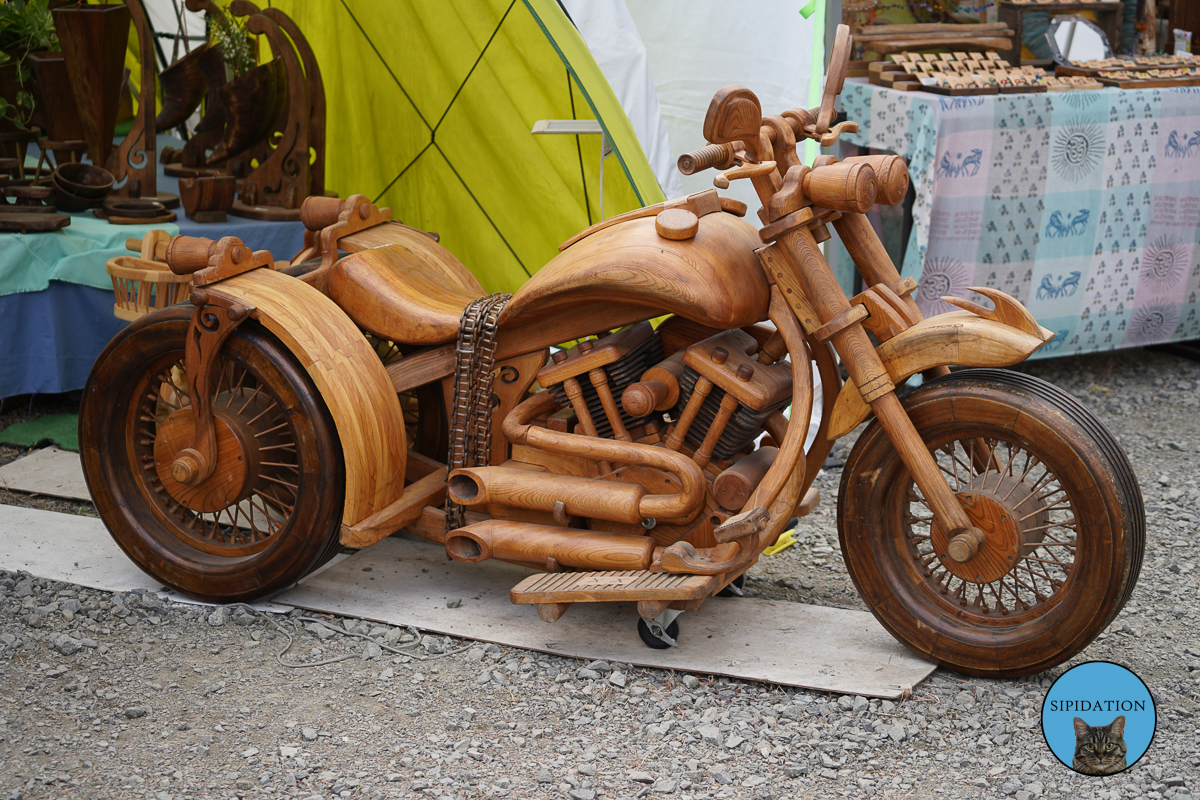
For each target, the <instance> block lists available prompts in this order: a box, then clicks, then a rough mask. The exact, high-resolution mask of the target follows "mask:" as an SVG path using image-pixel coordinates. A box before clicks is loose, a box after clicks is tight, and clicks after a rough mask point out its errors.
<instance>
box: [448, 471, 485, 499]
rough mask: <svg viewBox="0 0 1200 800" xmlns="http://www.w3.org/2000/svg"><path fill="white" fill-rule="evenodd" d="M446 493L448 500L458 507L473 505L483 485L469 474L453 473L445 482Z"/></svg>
mask: <svg viewBox="0 0 1200 800" xmlns="http://www.w3.org/2000/svg"><path fill="white" fill-rule="evenodd" d="M446 491H447V492H448V493H449V494H450V499H451V500H453V501H454V502H456V503H458V504H459V505H464V506H469V505H474V504H475V503H476V502H477V501H478V498H479V495H480V493H481V492H482V491H483V485H482V484H481V483H480V482H479V479H478V478H476V477H475V476H474V475H472V474H471V473H469V472H461V471H458V470H456V471H454V472H452V473H450V479H449V480H448V481H447V482H446Z"/></svg>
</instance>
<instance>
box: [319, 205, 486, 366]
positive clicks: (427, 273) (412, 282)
mask: <svg viewBox="0 0 1200 800" xmlns="http://www.w3.org/2000/svg"><path fill="white" fill-rule="evenodd" d="M370 232H375V234H376V235H375V236H374V237H373V238H374V241H372V242H371V244H372V245H374V246H371V247H369V248H367V249H361V250H359V251H358V252H353V253H351V254H350V255H347V256H344V257H343V258H341V259H340V260H339V261H338V262H337V263H336V264H334V265H333V268H332V269H331V270H330V272H329V284H328V291H329V296H330V297H331V298H332V299H333V301H334V302H335V303H337V304H338V306H340V307H341V308H342V310H343V311H345V312H346V313H347V314H349V315H350V317H351V318H352V319H353V320H354V321H355V322H356V323H358V325H359V327H361V328H363V329H364V330H366V331H368V332H370V333H372V334H374V335H376V336H378V337H380V338H383V339H387V340H389V341H393V342H397V343H401V344H414V345H437V344H444V343H446V342H452V341H454V339H455V338H456V337H457V336H458V322H459V318H460V317H461V316H462V311H463V308H465V307H466V305H467V304H468V303H470V302H471V301H472V300H474V299H476V298H478V297H482V296H483V295H484V291H483V287H482V286H480V285H479V281H477V280H475V277H474V276H473V275H471V273H470V271H468V270H467V268H466V267H464V266H463V265H462V263H460V262H459V261H458V259H456V258H454V256H453V255H451V254H450V252H449V251H448V250H446V249H445V248H443V247H441V246H439V245H438V244H437V242H435V241H434V240H433V238H432V237H430V236H429V235H427V234H425V233H422V232H420V231H415V230H413V229H412V228H407V227H406V226H402V225H392V224H390V223H389V224H388V225H380V226H377V228H372V229H370V231H364V232H363V233H362V234H356V236H355V238H361V237H362V235H363V234H367V233H370ZM347 238H350V237H347ZM343 241H344V240H343ZM349 244H351V246H354V245H355V244H359V245H361V244H364V243H363V242H351V243H349Z"/></svg>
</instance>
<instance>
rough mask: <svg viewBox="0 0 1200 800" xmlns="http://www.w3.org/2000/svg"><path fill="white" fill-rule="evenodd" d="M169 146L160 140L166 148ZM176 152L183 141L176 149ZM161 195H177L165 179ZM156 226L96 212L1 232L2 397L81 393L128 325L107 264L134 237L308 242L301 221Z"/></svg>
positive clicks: (286, 248)
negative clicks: (49, 229) (34, 229)
mask: <svg viewBox="0 0 1200 800" xmlns="http://www.w3.org/2000/svg"><path fill="white" fill-rule="evenodd" d="M176 141H177V140H176ZM170 142H171V140H169V139H162V140H160V146H161V145H162V144H168V143H170ZM176 146H178V143H177V145H176ZM158 187H159V190H160V191H165V192H173V193H178V181H177V180H176V179H174V178H168V177H165V176H164V175H163V174H162V171H161V166H160V169H159V175H158ZM176 213H177V214H178V216H179V220H178V221H177V222H175V223H161V224H157V225H110V224H109V223H107V222H105V221H104V220H100V219H96V218H95V217H94V216H93V215H92V214H91V212H86V213H83V214H72V215H71V224H70V225H69V226H67V227H66V228H64V229H62V230H61V231H56V232H54V233H31V234H15V233H7V234H0V398H4V397H12V396H14V395H22V394H35V393H56V392H65V391H69V390H71V389H80V388H82V387H83V385H84V383H85V382H86V381H87V376H88V372H89V371H90V370H91V367H92V364H93V362H95V360H96V357H97V356H98V355H99V354H100V351H101V350H103V349H104V346H105V345H106V344H108V340H109V339H111V338H112V337H113V335H115V334H116V332H117V331H119V330H120V329H121V328H122V327H124V326H125V324H126V323H125V322H122V321H121V320H119V319H117V318H116V317H114V316H113V313H112V311H113V299H114V298H113V291H112V279H111V278H110V277H109V276H108V273H107V272H105V269H104V265H105V262H106V261H107V260H108V259H110V258H113V257H114V256H120V255H133V254H132V253H130V252H129V251H128V250H126V249H125V240H126V239H127V238H129V237H137V238H140V237H142V236H143V235H145V233H146V232H147V231H149V230H152V229H154V228H161V229H163V230H165V231H167V232H168V233H170V234H172V235H174V234H177V233H182V234H185V235H188V236H207V237H210V238H218V237H221V236H237V237H239V238H240V239H242V241H244V242H245V243H246V244H247V245H249V246H250V247H251V248H252V249H255V250H270V251H271V253H272V254H274V255H275V256H276V258H291V257H292V256H293V255H295V254H296V253H297V252H299V250H300V249H301V247H302V246H303V244H304V226H303V225H302V224H301V223H299V222H259V221H257V220H250V219H242V218H239V217H235V216H232V215H230V217H229V219H228V221H227V222H222V223H214V224H210V225H199V224H197V223H194V222H192V221H191V220H189V219H187V217H185V216H184V214H183V208H182V207H181V208H178V209H176Z"/></svg>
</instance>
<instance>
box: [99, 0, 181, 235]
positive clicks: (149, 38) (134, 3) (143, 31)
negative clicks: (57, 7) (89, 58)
mask: <svg viewBox="0 0 1200 800" xmlns="http://www.w3.org/2000/svg"><path fill="white" fill-rule="evenodd" d="M125 2H126V5H127V7H128V8H129V13H130V15H131V16H132V18H133V27H134V30H135V31H137V38H138V46H139V49H140V54H141V64H142V83H141V85H142V86H153V85H154V41H153V33H152V32H151V30H150V23H149V21H148V20H147V18H146V11H145V9H144V8H143V7H142V3H141V0H125ZM154 117H155V115H154V103H139V104H138V110H137V114H136V115H135V116H134V120H133V127H132V128H130V129H129V133H128V134H126V135H125V139H124V140H122V142H121V144H120V146H118V147H117V149H116V150H114V151H113V153H112V155H111V156H109V157H108V159H107V163H106V164H105V168H106V169H107V170H108V171H109V172H111V173H112V175H113V178H115V179H116V181H117V183H121V182H122V181H124V185H122V186H120V187H119V188H117V189H115V190H114V191H116V192H117V193H118V194H121V195H124V196H125V197H129V198H143V199H146V200H154V201H156V202H159V203H161V204H162V205H163V206H164V207H166V208H174V207H175V206H178V205H179V195H176V194H172V193H171V192H160V191H158V159H157V158H156V157H155V148H156V147H157V143H156V140H155V134H156V130H157V129H156V128H155V123H154ZM115 219H117V218H116V217H110V218H109V222H113V223H114V224H118V223H116V222H115ZM156 221H159V222H165V221H167V220H165V219H160V220H156Z"/></svg>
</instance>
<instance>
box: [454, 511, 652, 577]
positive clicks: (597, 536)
mask: <svg viewBox="0 0 1200 800" xmlns="http://www.w3.org/2000/svg"><path fill="white" fill-rule="evenodd" d="M654 547H655V542H654V540H653V539H651V538H650V537H649V536H627V535H626V534H623V533H603V532H600V531H584V530H576V529H574V528H555V527H552V526H550V525H532V524H530V523H527V522H511V521H508V520H498V519H496V520H486V521H484V522H477V523H475V524H474V525H468V526H467V527H465V528H459V529H458V530H454V531H451V532H450V533H449V534H448V535H447V536H446V552H447V553H448V554H449V556H450V557H451V558H453V559H454V560H455V561H466V562H471V563H473V562H477V561H484V560H486V559H489V558H494V559H498V560H500V561H514V562H518V563H522V564H545V563H546V561H547V560H548V559H551V558H553V559H554V560H555V561H557V562H558V563H559V564H560V565H561V566H564V567H578V568H580V569H591V570H622V571H623V570H633V569H649V568H650V563H651V561H653V559H654Z"/></svg>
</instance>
